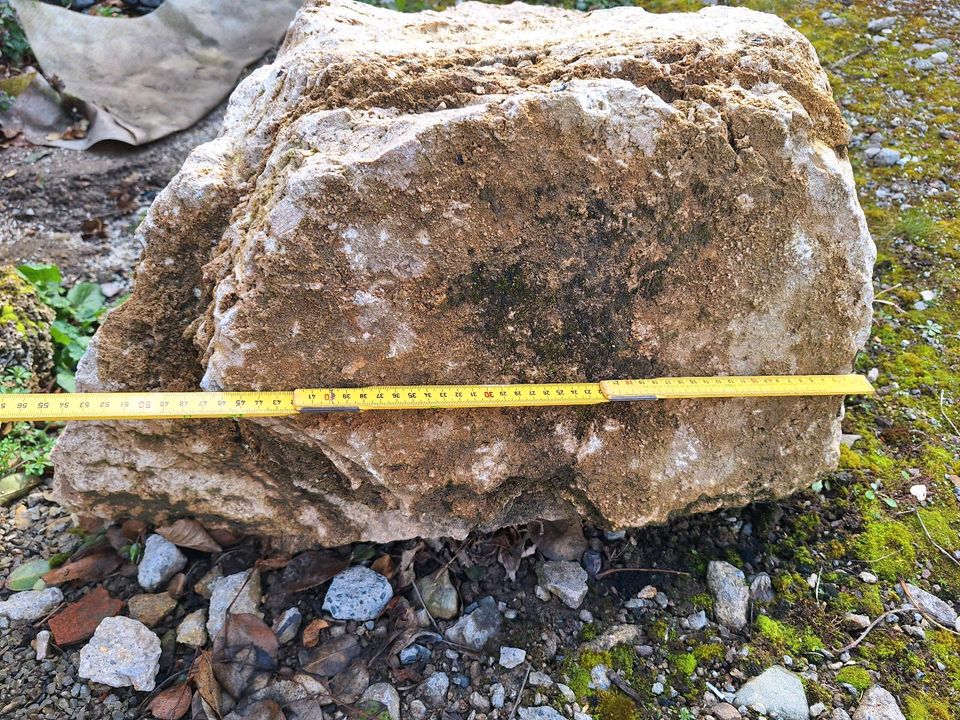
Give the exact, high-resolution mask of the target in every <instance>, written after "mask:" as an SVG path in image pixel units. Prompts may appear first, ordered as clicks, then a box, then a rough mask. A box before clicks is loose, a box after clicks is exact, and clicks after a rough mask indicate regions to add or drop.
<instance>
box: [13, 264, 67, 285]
mask: <svg viewBox="0 0 960 720" xmlns="http://www.w3.org/2000/svg"><path fill="white" fill-rule="evenodd" d="M17 271H18V272H19V273H20V274H21V275H22V276H23V277H24V278H25V279H26V280H29V281H30V282H32V283H33V284H34V285H59V284H60V282H61V281H62V280H63V276H62V275H61V274H60V268H58V267H57V266H56V265H37V264H33V263H26V264H24V265H18V266H17Z"/></svg>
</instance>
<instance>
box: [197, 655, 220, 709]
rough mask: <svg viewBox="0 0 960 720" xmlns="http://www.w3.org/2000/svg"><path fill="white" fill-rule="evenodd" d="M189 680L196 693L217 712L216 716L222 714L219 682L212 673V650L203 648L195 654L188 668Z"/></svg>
mask: <svg viewBox="0 0 960 720" xmlns="http://www.w3.org/2000/svg"><path fill="white" fill-rule="evenodd" d="M190 681H191V682H192V683H193V686H194V687H195V688H196V689H197V695H199V696H200V699H201V700H203V701H204V702H205V703H206V704H207V705H209V706H210V709H211V710H213V711H214V712H215V713H216V714H217V718H220V717H221V716H222V715H223V705H222V702H221V698H220V683H218V682H217V678H216V676H215V675H214V674H213V657H212V651H210V650H204V651H203V652H202V653H200V654H199V655H198V656H197V659H196V660H194V662H193V667H191V668H190Z"/></svg>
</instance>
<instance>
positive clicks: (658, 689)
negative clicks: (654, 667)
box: [650, 680, 664, 695]
mask: <svg viewBox="0 0 960 720" xmlns="http://www.w3.org/2000/svg"><path fill="white" fill-rule="evenodd" d="M663 691H664V687H663V683H662V682H660V681H659V680H658V681H657V682H655V683H654V684H653V685H652V686H651V687H650V692H652V693H653V694H654V695H663Z"/></svg>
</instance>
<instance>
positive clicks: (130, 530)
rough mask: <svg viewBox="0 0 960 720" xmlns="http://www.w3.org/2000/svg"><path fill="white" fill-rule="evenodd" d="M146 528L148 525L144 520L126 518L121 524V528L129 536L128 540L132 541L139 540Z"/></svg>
mask: <svg viewBox="0 0 960 720" xmlns="http://www.w3.org/2000/svg"><path fill="white" fill-rule="evenodd" d="M146 529H147V525H146V523H144V522H143V521H142V520H126V521H125V522H124V523H123V525H121V526H120V530H121V531H122V532H123V534H124V535H126V536H127V540H129V541H130V542H133V541H134V540H138V539H139V538H140V536H141V535H143V533H144V531H146Z"/></svg>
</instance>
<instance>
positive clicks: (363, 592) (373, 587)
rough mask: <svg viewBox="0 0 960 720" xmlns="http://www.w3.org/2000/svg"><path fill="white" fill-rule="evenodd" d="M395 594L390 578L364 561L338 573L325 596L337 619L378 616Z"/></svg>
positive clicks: (324, 600) (326, 605) (329, 608)
mask: <svg viewBox="0 0 960 720" xmlns="http://www.w3.org/2000/svg"><path fill="white" fill-rule="evenodd" d="M392 597H393V588H392V587H390V581H389V580H387V579H386V578H385V577H384V576H383V575H381V574H380V573H378V572H376V571H375V570H371V569H370V568H368V567H364V566H363V565H354V566H353V567H351V568H347V569H346V570H344V571H343V572H342V573H340V574H339V575H337V576H336V577H335V578H333V580H332V581H331V583H330V587H329V588H328V589H327V594H326V596H325V597H324V598H323V609H324V610H325V611H326V612H328V613H330V614H331V615H332V616H333V617H335V618H336V619H337V620H375V619H376V618H377V616H378V615H380V613H381V612H382V611H383V609H384V608H385V607H386V606H387V603H388V602H390V598H392Z"/></svg>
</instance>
